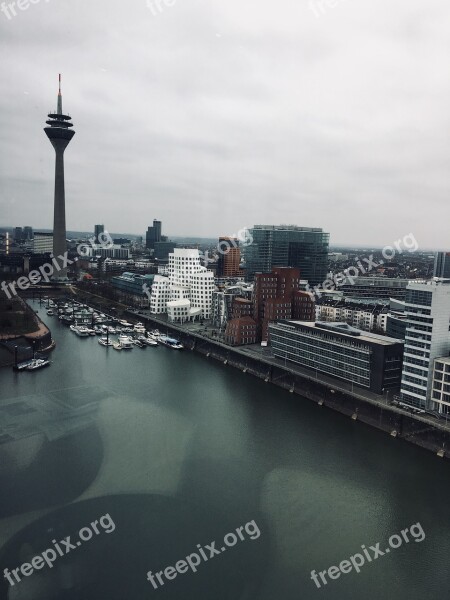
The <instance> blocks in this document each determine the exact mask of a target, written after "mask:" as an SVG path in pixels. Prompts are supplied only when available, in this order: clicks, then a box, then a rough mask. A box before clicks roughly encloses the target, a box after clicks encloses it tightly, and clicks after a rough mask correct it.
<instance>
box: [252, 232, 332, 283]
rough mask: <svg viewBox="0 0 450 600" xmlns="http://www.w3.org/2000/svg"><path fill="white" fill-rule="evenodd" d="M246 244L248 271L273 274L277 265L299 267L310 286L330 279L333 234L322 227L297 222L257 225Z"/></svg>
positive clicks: (302, 276) (253, 273)
mask: <svg viewBox="0 0 450 600" xmlns="http://www.w3.org/2000/svg"><path fill="white" fill-rule="evenodd" d="M249 238H250V239H251V240H252V242H251V244H249V245H247V246H246V247H245V253H244V256H245V274H246V278H247V279H248V280H253V279H254V276H255V273H269V272H271V271H272V268H273V267H298V268H299V269H300V275H301V278H302V279H307V280H308V282H309V284H310V285H317V284H321V283H322V282H323V281H325V279H326V278H327V262H328V245H329V239H330V234H329V233H325V232H324V231H323V230H322V229H319V228H310V227H297V226H296V225H255V226H254V227H253V229H251V230H250V231H249Z"/></svg>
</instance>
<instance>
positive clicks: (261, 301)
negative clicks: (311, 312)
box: [253, 267, 300, 341]
mask: <svg viewBox="0 0 450 600" xmlns="http://www.w3.org/2000/svg"><path fill="white" fill-rule="evenodd" d="M299 286H300V270H299V269H297V268H294V267H274V268H273V269H272V272H271V273H256V275H255V288H254V292H253V318H254V319H255V321H256V322H257V324H258V338H259V339H262V340H263V341H267V339H268V327H269V323H270V322H271V321H279V320H281V319H292V314H293V301H294V295H295V293H296V292H299Z"/></svg>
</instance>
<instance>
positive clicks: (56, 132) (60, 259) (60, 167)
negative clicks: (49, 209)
mask: <svg viewBox="0 0 450 600" xmlns="http://www.w3.org/2000/svg"><path fill="white" fill-rule="evenodd" d="M48 118H49V120H48V121H47V122H46V123H47V125H49V127H45V128H44V131H45V133H46V134H47V137H48V138H49V140H50V141H51V143H52V146H53V148H54V149H55V155H56V158H55V200H54V211H53V255H54V257H55V260H54V261H53V264H54V265H55V271H54V273H53V277H52V279H54V280H55V281H66V280H67V268H66V257H67V239H66V199H65V186H64V150H65V149H66V148H67V145H68V144H69V142H70V140H71V139H72V138H73V136H74V135H75V131H73V130H72V129H70V128H71V127H73V125H72V123H70V116H69V115H65V114H63V112H62V96H61V75H60V76H59V92H58V104H57V109H56V112H51V113H49V115H48Z"/></svg>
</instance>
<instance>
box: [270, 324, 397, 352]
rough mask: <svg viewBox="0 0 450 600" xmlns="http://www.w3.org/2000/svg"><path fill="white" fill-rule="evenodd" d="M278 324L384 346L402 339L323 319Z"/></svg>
mask: <svg viewBox="0 0 450 600" xmlns="http://www.w3.org/2000/svg"><path fill="white" fill-rule="evenodd" d="M276 325H285V326H291V327H294V328H298V327H299V326H301V327H306V328H308V329H311V330H320V331H322V332H326V331H327V332H329V333H334V334H336V335H339V336H343V337H346V338H348V339H349V340H355V338H357V339H358V341H361V342H366V343H371V344H380V345H383V346H390V345H392V344H401V343H403V341H402V340H398V339H396V338H391V337H387V336H385V335H378V334H376V333H369V332H368V331H362V330H361V329H356V327H351V326H350V325H348V324H347V323H324V322H321V321H317V322H316V323H314V322H313V321H278V322H277V323H276Z"/></svg>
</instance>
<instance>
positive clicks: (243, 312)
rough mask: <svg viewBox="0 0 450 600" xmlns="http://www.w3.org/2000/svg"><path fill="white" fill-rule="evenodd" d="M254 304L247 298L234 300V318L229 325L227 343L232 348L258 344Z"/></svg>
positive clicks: (226, 332)
mask: <svg viewBox="0 0 450 600" xmlns="http://www.w3.org/2000/svg"><path fill="white" fill-rule="evenodd" d="M252 315H253V302H252V301H251V300H246V299H245V298H234V299H233V312H232V318H231V319H230V320H229V321H228V323H227V328H226V330H225V341H226V342H227V343H228V344H231V345H232V346H242V345H244V344H256V342H257V325H256V321H255V320H254V319H253V318H252Z"/></svg>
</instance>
